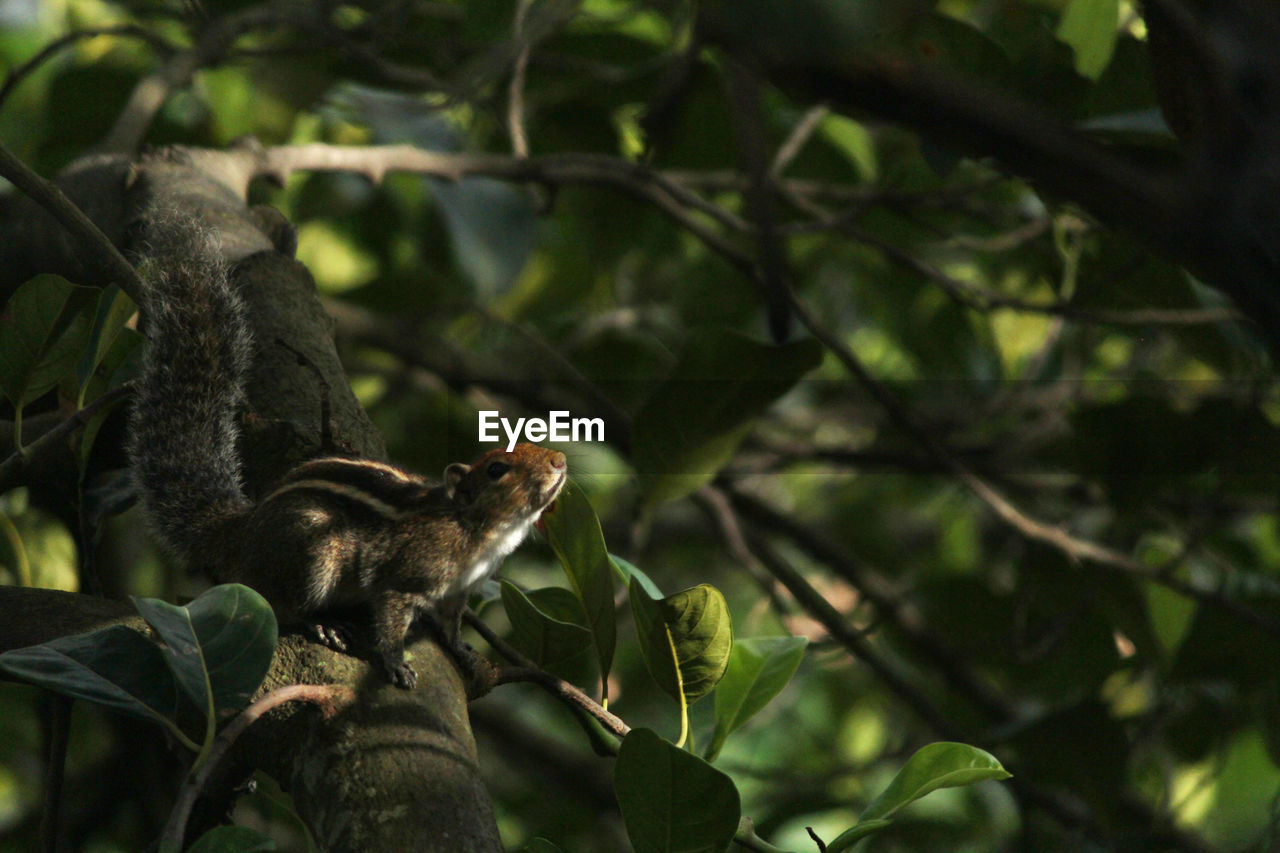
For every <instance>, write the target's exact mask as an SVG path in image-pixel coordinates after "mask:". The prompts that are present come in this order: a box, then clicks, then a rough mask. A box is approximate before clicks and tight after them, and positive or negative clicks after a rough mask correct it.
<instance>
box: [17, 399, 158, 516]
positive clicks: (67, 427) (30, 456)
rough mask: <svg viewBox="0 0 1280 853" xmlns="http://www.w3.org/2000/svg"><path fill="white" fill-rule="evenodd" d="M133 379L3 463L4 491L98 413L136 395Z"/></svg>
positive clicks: (73, 415)
mask: <svg viewBox="0 0 1280 853" xmlns="http://www.w3.org/2000/svg"><path fill="white" fill-rule="evenodd" d="M133 385H134V383H133V380H129V381H128V382H124V383H122V384H120V385H118V386H116V387H115V388H112V389H111V390H109V391H107V392H105V393H104V394H103V395H102V396H100V397H98V398H97V399H96V400H94V401H93V402H92V403H90V404H89V405H87V406H85V407H84V408H83V409H79V410H77V411H76V412H75V413H74V414H72V415H71V416H69V417H68V418H67V419H66V420H64V421H63V422H62V423H60V424H58V425H57V426H56V427H54V428H53V429H51V430H49V431H48V432H46V433H45V434H44V435H42V436H40V437H39V438H38V439H36V440H35V441H33V442H32V443H31V444H29V445H27V446H26V448H25V451H26V452H25V454H24V453H16V452H15V453H12V454H10V455H9V458H8V459H6V460H4V462H3V463H0V491H7V490H9V489H11V488H13V486H14V485H17V483H16V482H14V478H16V477H18V476H20V475H21V473H22V472H23V471H25V470H26V469H27V468H29V467H30V466H32V465H36V464H39V461H40V460H41V459H42V458H43V457H44V455H45V454H46V453H49V452H51V451H53V450H54V449H55V448H57V447H58V445H59V444H60V443H61V442H62V441H63V440H65V439H66V438H67V436H69V435H71V433H72V432H74V431H75V430H77V429H79V428H80V427H82V426H83V425H84V424H85V423H86V422H88V420H89V419H90V418H92V417H93V416H94V415H96V414H98V412H100V411H102V410H103V409H104V408H106V407H108V406H112V405H115V404H116V403H117V402H119V401H120V400H122V399H124V398H125V397H127V396H128V395H129V394H131V393H133Z"/></svg>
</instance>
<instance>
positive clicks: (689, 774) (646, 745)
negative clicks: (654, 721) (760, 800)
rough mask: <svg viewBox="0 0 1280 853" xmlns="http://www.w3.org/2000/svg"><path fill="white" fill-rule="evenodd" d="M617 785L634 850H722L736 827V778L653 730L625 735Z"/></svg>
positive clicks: (640, 852) (688, 852)
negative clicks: (730, 776) (732, 778)
mask: <svg viewBox="0 0 1280 853" xmlns="http://www.w3.org/2000/svg"><path fill="white" fill-rule="evenodd" d="M613 788H614V791H615V793H616V794H617V797H618V805H619V806H620V807H621V808H622V818H623V820H624V821H625V822H626V825H627V835H628V837H630V839H631V844H632V846H633V847H634V848H635V850H636V853H718V851H722V850H724V849H726V848H727V847H728V846H729V842H730V841H731V840H732V839H733V835H734V833H735V832H736V831H737V828H738V818H739V816H740V812H741V804H740V801H739V797H738V789H737V788H736V787H734V784H733V780H731V779H730V778H729V777H728V776H726V775H725V774H723V773H721V772H720V771H719V770H716V769H715V768H714V767H712V766H711V765H710V764H708V763H707V762H705V761H703V760H702V759H701V758H698V757H697V756H696V755H690V754H689V753H687V752H685V751H684V750H682V749H678V748H677V747H676V746H674V745H673V744H672V743H670V742H669V741H666V740H664V739H662V738H661V737H659V736H658V735H656V734H655V733H654V732H652V731H650V730H649V729H632V730H631V732H630V733H629V734H628V735H627V736H626V737H625V738H624V739H623V741H622V746H621V747H620V748H619V749H618V762H617V764H616V765H615V766H614V770H613Z"/></svg>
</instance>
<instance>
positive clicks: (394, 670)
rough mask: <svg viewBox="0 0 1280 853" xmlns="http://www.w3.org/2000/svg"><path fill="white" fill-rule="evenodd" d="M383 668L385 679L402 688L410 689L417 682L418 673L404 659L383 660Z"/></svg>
mask: <svg viewBox="0 0 1280 853" xmlns="http://www.w3.org/2000/svg"><path fill="white" fill-rule="evenodd" d="M382 666H383V668H385V669H386V671H387V680H388V681H390V682H391V683H392V684H394V685H395V686H396V687H399V688H401V689H402V690H412V689H413V688H414V687H415V686H416V685H417V683H418V673H417V671H415V670H414V668H413V666H412V665H410V663H409V662H408V661H406V660H404V659H401V660H399V661H392V660H383V662H382Z"/></svg>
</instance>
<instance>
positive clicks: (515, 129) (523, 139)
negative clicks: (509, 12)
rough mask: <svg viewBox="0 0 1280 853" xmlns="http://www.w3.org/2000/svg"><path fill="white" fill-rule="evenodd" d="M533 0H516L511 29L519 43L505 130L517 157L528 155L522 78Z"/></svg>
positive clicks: (527, 60)
mask: <svg viewBox="0 0 1280 853" xmlns="http://www.w3.org/2000/svg"><path fill="white" fill-rule="evenodd" d="M532 5H533V0H517V3H516V16H515V23H514V25H513V26H512V30H513V31H514V33H515V39H516V42H517V43H518V44H519V45H520V49H519V51H517V53H516V61H515V66H514V67H513V68H512V70H511V85H510V87H509V88H508V89H507V131H508V132H509V133H510V134H511V153H512V154H514V155H515V156H517V157H520V158H522V159H523V158H525V157H528V156H529V137H528V136H527V135H526V134H525V130H524V78H525V72H526V71H527V70H528V68H529V48H530V44H529V40H528V39H527V38H525V34H524V21H525V18H526V17H527V16H528V14H529V7H530V6H532Z"/></svg>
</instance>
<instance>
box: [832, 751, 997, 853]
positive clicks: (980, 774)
mask: <svg viewBox="0 0 1280 853" xmlns="http://www.w3.org/2000/svg"><path fill="white" fill-rule="evenodd" d="M1009 777H1010V774H1009V773H1008V772H1007V771H1005V769H1004V768H1003V767H1002V766H1000V762H999V761H997V760H996V758H995V756H993V755H991V754H990V753H988V752H984V751H983V750H981V749H978V748H977V747H975V746H969V745H968V744H963V743H949V742H946V741H943V742H940V743H931V744H929V745H928V746H925V747H921V748H920V749H918V750H916V753H915V755H913V756H911V757H910V758H909V759H907V763H906V764H905V765H903V767H902V769H901V770H899V771H898V774H897V775H896V776H894V777H893V779H892V781H890V782H889V787H887V788H885V789H884V791H883V792H882V793H881V794H880V796H878V797H876V798H875V799H874V800H872V801H871V804H870V805H868V806H867V808H866V810H864V811H863V813H862V815H861V816H860V817H859V818H858V822H857V824H855V825H854V826H853V828H852V829H849V830H848V831H846V832H843V833H841V834H840V836H839V837H837V838H836V839H835V840H834V841H832V842H831V843H830V844H828V845H827V850H828V851H829V853H840V851H842V850H848V849H849V848H850V847H851V846H853V844H854V842H856V841H858V840H859V839H861V838H863V837H864V836H866V835H868V834H869V833H871V832H874V831H875V830H878V829H883V828H884V827H885V826H888V825H889V823H890V822H891V821H890V819H891V818H892V817H893V816H894V815H895V814H896V813H897V812H898V811H899V810H900V809H902V808H903V807H904V806H906V805H908V804H909V803H913V802H915V801H916V800H918V799H920V798H921V797H923V796H924V795H926V794H928V793H930V792H932V791H936V790H938V789H939V788H955V787H959V786H961V785H972V784H974V783H975V782H981V781H983V780H986V779H1008V778H1009ZM873 824H874V826H873Z"/></svg>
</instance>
